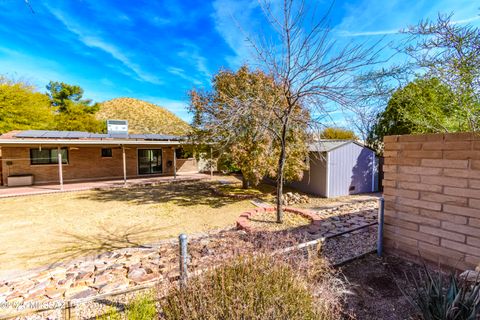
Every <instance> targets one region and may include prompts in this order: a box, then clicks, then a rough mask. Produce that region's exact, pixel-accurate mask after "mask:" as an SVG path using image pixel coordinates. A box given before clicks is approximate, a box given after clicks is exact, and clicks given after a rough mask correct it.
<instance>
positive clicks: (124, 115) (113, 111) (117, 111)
mask: <svg viewBox="0 0 480 320" xmlns="http://www.w3.org/2000/svg"><path fill="white" fill-rule="evenodd" d="M95 116H96V117H97V119H98V120H108V119H121V120H128V128H129V132H130V133H162V134H172V135H186V134H187V133H188V131H189V130H190V126H189V125H188V123H186V122H185V121H183V120H182V119H180V118H179V117H177V116H176V115H175V114H174V113H172V112H170V111H168V110H166V109H165V108H162V107H160V106H157V105H155V104H153V103H149V102H146V101H142V100H139V99H134V98H116V99H112V100H108V101H105V102H103V103H102V104H101V106H100V109H99V111H97V112H96V114H95Z"/></svg>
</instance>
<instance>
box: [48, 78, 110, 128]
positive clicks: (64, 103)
mask: <svg viewBox="0 0 480 320" xmlns="http://www.w3.org/2000/svg"><path fill="white" fill-rule="evenodd" d="M47 90H48V92H47V96H48V97H49V98H50V103H51V105H52V106H53V107H54V108H56V111H57V113H56V115H55V124H54V128H55V129H56V130H67V131H88V132H104V131H105V129H106V125H105V123H104V122H103V121H99V120H97V119H96V118H95V112H97V111H98V110H99V107H100V105H99V104H98V103H95V104H93V105H92V100H90V99H83V89H82V88H81V87H80V86H76V85H70V84H67V83H64V82H57V81H50V82H49V84H48V85H47Z"/></svg>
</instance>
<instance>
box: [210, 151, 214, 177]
mask: <svg viewBox="0 0 480 320" xmlns="http://www.w3.org/2000/svg"><path fill="white" fill-rule="evenodd" d="M210 178H213V151H212V147H210Z"/></svg>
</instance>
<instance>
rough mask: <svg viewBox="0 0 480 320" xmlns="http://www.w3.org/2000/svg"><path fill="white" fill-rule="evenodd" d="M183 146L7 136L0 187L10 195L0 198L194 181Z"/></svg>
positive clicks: (131, 139)
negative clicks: (155, 180) (188, 178)
mask: <svg viewBox="0 0 480 320" xmlns="http://www.w3.org/2000/svg"><path fill="white" fill-rule="evenodd" d="M186 144H188V142H187V141H186V139H185V138H184V137H178V136H168V135H159V134H141V135H140V134H125V135H114V134H92V133H87V132H70V131H39V130H30V131H23V132H10V133H7V134H4V135H2V136H0V152H1V153H0V160H1V161H0V185H3V186H8V187H15V190H7V189H3V188H2V189H0V197H2V196H4V195H7V194H8V195H11V194H15V195H16V194H18V193H24V192H27V193H29V194H31V193H32V192H34V193H39V192H40V193H43V192H52V191H63V190H65V191H71V190H85V188H87V189H91V188H98V187H103V186H112V185H114V186H117V185H124V186H127V185H129V184H136V183H142V181H150V180H152V178H157V177H160V176H162V177H163V180H165V181H168V180H170V179H171V180H175V179H176V177H177V175H180V176H181V177H179V178H184V177H186V176H190V175H192V174H193V175H195V174H197V173H198V172H199V167H198V161H197V159H195V157H193V154H191V153H190V152H188V151H186V150H185V149H184V147H185V146H186ZM130 180H131V181H130ZM32 185H33V186H32Z"/></svg>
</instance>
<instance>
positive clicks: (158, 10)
mask: <svg viewBox="0 0 480 320" xmlns="http://www.w3.org/2000/svg"><path fill="white" fill-rule="evenodd" d="M277 2H278V1H277ZM28 3H30V5H31V8H32V10H33V12H32V10H31V9H30V8H29V7H28V6H27V5H26V2H25V1H23V0H0V74H3V75H7V76H9V77H12V78H15V79H21V80H25V81H28V82H30V83H31V84H34V85H35V86H37V88H38V89H39V90H40V91H45V85H46V84H47V83H48V81H49V80H56V81H64V82H67V83H71V84H77V85H80V86H81V87H83V88H84V89H85V97H86V98H92V99H94V100H95V101H99V102H101V101H104V100H108V99H111V98H115V97H126V96H128V97H135V98H140V99H144V100H146V101H150V102H153V103H156V104H159V105H162V106H164V107H166V108H168V109H169V110H171V111H173V112H175V113H176V114H177V115H179V116H180V117H182V118H183V119H185V120H187V121H188V120H190V116H189V114H188V113H187V111H186V105H187V103H188V98H187V91H188V90H189V89H192V88H206V89H208V88H209V84H210V79H211V77H212V75H213V74H215V73H216V72H217V71H218V70H219V69H220V68H230V69H235V68H237V67H239V66H240V65H241V64H242V63H252V62H253V61H254V60H252V51H251V48H249V46H248V43H247V42H246V41H245V33H253V32H255V31H258V30H262V28H264V24H263V19H262V16H261V12H260V10H259V8H258V2H257V1H256V0H252V1H243V0H238V1H237V0H217V1H213V2H208V1H193V0H192V1H190V0H188V1H184V0H182V1H175V0H167V1H160V0H159V1H153V0H152V1H139V0H135V1H127V0H122V1H105V0H76V1H73V0H72V1H68V0H63V1H62V0H58V1H38V0H29V1H28ZM316 3H319V8H320V9H322V8H324V7H327V6H328V5H329V4H330V1H321V0H320V1H316ZM276 5H278V4H276V3H275V2H274V3H273V6H276ZM438 12H442V13H451V12H453V13H454V20H457V21H460V22H469V23H471V24H474V25H480V17H479V13H480V3H478V2H477V1H473V0H471V1H461V0H456V1H455V0H450V1H447V0H438V1H433V0H428V1H421V0H414V1H412V0H391V1H388V0H383V1H382V0H370V1H367V0H365V1H362V0H357V1H348V2H347V1H345V2H344V1H336V2H335V4H334V8H333V13H332V15H331V26H332V28H333V33H332V35H333V36H335V37H338V38H339V39H341V40H343V41H351V40H352V39H359V38H361V39H367V40H368V39H369V38H372V39H375V38H378V37H381V36H386V37H387V39H388V38H390V39H395V37H398V35H396V33H397V31H398V30H399V29H402V28H405V27H407V26H408V25H412V24H416V23H417V22H418V21H419V20H420V19H422V18H434V17H435V16H436V15H437V13H438ZM239 25H241V26H242V28H243V29H242V31H240V29H239V27H238V26H239ZM335 119H336V120H337V121H338V123H339V124H342V122H343V119H342V116H341V115H338V116H336V117H335Z"/></svg>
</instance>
